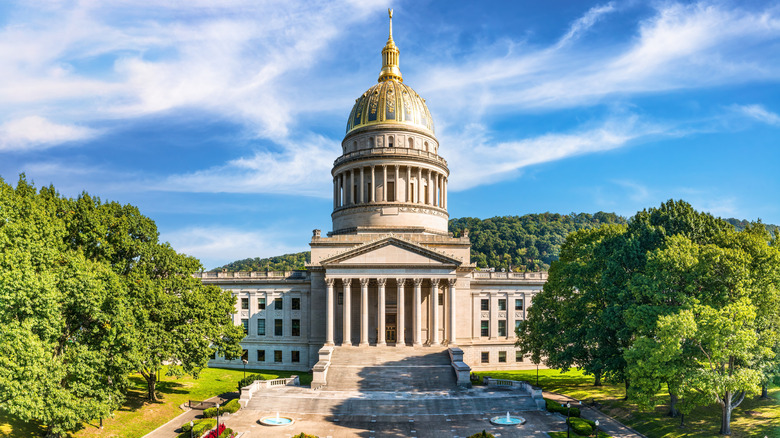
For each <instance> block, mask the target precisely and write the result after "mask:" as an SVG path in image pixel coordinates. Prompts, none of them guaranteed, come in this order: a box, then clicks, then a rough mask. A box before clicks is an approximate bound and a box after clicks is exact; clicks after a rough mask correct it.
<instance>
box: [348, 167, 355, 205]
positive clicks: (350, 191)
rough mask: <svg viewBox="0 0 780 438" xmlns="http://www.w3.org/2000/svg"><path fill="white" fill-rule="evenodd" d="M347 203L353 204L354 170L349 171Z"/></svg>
mask: <svg viewBox="0 0 780 438" xmlns="http://www.w3.org/2000/svg"><path fill="white" fill-rule="evenodd" d="M349 203H350V204H354V203H355V169H349Z"/></svg>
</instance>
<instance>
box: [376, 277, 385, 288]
mask: <svg viewBox="0 0 780 438" xmlns="http://www.w3.org/2000/svg"><path fill="white" fill-rule="evenodd" d="M376 282H377V283H379V285H380V286H382V287H385V285H386V284H387V279H386V278H377V279H376Z"/></svg>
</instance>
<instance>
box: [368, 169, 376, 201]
mask: <svg viewBox="0 0 780 438" xmlns="http://www.w3.org/2000/svg"><path fill="white" fill-rule="evenodd" d="M375 193H376V178H374V166H371V193H369V194H368V199H369V200H370V202H374V194H375Z"/></svg>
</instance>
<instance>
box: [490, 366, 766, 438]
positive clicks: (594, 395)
mask: <svg viewBox="0 0 780 438" xmlns="http://www.w3.org/2000/svg"><path fill="white" fill-rule="evenodd" d="M476 374H479V375H483V376H491V377H494V378H497V379H512V380H525V381H527V382H530V383H532V384H535V383H536V370H520V371H490V372H488V371H483V372H478V373H476ZM539 386H541V387H542V388H543V389H544V390H545V391H549V392H556V393H559V394H565V395H568V396H570V397H573V398H576V399H578V400H584V401H586V402H590V401H591V400H592V399H595V400H596V401H597V402H599V403H601V405H602V408H601V411H602V412H604V413H605V414H607V415H610V416H612V417H614V418H615V419H617V420H618V421H620V422H622V423H623V424H626V425H629V426H631V427H633V428H634V429H636V430H637V431H639V432H641V433H643V434H645V435H647V436H648V437H650V438H672V437H680V438H700V437H702V438H703V437H714V436H718V431H719V430H720V406H719V405H717V404H714V405H711V406H702V407H699V408H697V409H695V410H694V411H693V412H692V413H691V414H690V415H686V416H685V426H684V427H682V428H681V427H679V424H680V419H679V417H678V418H670V417H667V416H666V412H667V411H668V409H669V407H668V405H662V406H658V407H657V408H656V409H654V410H652V411H640V410H639V408H638V407H637V406H636V405H635V404H634V403H631V402H630V401H628V402H626V401H623V397H625V387H624V386H623V384H618V385H613V384H608V383H604V384H603V386H600V387H595V386H593V378H592V377H589V376H585V375H583V374H582V373H581V372H580V371H577V370H575V369H572V370H570V371H569V372H567V373H561V372H560V371H557V370H539ZM763 436H767V437H769V438H780V387H774V388H770V390H769V399H768V400H761V399H759V398H758V396H748V397H747V398H745V401H743V402H742V404H741V405H739V407H737V408H736V409H734V411H733V412H732V417H731V438H748V437H751V438H753V437H763Z"/></svg>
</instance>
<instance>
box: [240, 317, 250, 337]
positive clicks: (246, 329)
mask: <svg viewBox="0 0 780 438" xmlns="http://www.w3.org/2000/svg"><path fill="white" fill-rule="evenodd" d="M241 325H242V326H244V334H245V335H248V334H249V320H248V319H242V320H241Z"/></svg>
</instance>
